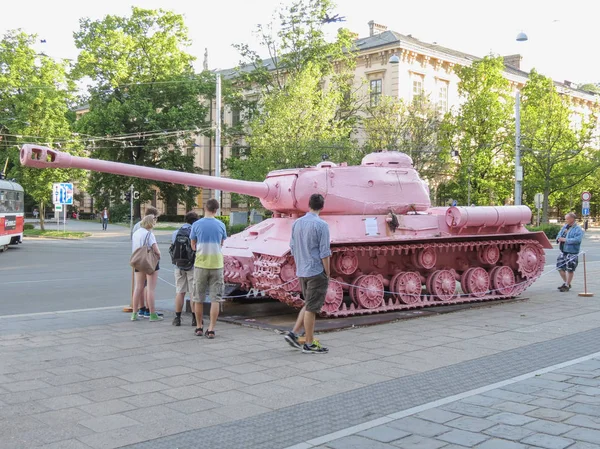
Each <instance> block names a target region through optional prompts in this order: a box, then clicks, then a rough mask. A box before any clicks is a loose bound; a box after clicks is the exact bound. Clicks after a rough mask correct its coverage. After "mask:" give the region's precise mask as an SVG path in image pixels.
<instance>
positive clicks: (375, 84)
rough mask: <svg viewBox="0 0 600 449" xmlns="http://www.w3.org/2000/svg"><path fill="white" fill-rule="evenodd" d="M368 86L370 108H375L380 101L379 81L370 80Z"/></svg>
mask: <svg viewBox="0 0 600 449" xmlns="http://www.w3.org/2000/svg"><path fill="white" fill-rule="evenodd" d="M370 86H371V90H370V95H371V106H377V105H378V104H379V100H380V99H381V80H380V79H378V80H371V83H370Z"/></svg>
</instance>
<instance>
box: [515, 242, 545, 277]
mask: <svg viewBox="0 0 600 449" xmlns="http://www.w3.org/2000/svg"><path fill="white" fill-rule="evenodd" d="M545 259H546V258H545V257H544V253H543V252H542V251H540V248H539V247H538V246H536V245H534V244H531V243H528V244H527V245H524V246H523V247H522V248H521V249H520V250H519V255H518V258H517V265H518V267H519V273H521V275H522V276H523V277H524V278H525V279H529V278H531V277H534V276H536V275H538V274H539V273H541V271H542V269H543V267H544V262H545Z"/></svg>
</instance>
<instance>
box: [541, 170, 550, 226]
mask: <svg viewBox="0 0 600 449" xmlns="http://www.w3.org/2000/svg"><path fill="white" fill-rule="evenodd" d="M549 196H550V182H549V180H548V179H546V182H545V183H544V204H543V208H544V209H543V210H542V223H543V224H548V197H549Z"/></svg>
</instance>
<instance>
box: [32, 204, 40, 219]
mask: <svg viewBox="0 0 600 449" xmlns="http://www.w3.org/2000/svg"><path fill="white" fill-rule="evenodd" d="M39 214H40V213H39V212H38V210H37V207H36V208H35V209H33V218H35V219H36V220H37V217H38V215H39Z"/></svg>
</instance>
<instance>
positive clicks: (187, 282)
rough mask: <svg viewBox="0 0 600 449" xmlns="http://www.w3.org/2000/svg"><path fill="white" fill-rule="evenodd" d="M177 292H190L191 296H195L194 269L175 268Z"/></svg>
mask: <svg viewBox="0 0 600 449" xmlns="http://www.w3.org/2000/svg"><path fill="white" fill-rule="evenodd" d="M174 273H175V293H189V294H190V298H193V297H194V296H195V295H194V293H195V292H196V286H195V285H194V270H193V269H192V270H188V271H185V270H180V269H179V268H175V271H174Z"/></svg>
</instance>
